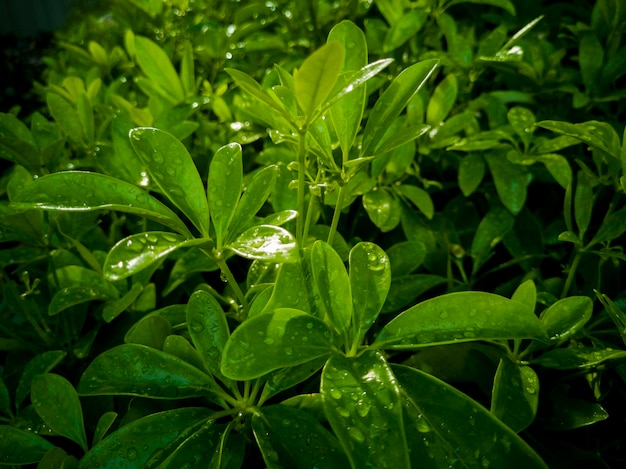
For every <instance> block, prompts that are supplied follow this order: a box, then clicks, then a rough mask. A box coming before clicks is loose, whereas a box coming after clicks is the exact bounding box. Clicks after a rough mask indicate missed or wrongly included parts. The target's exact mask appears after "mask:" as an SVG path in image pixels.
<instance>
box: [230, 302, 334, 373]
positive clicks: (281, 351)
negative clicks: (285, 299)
mask: <svg viewBox="0 0 626 469" xmlns="http://www.w3.org/2000/svg"><path fill="white" fill-rule="evenodd" d="M331 339H332V335H331V332H330V330H329V329H328V326H326V324H325V323H323V322H322V321H321V320H319V319H317V318H316V317H314V316H311V315H310V314H308V313H305V312H303V311H298V310H295V309H289V308H280V309H276V310H275V311H273V312H268V313H263V314H259V315H256V316H253V317H251V318H248V319H247V320H246V321H244V322H243V323H242V324H241V325H240V326H239V327H238V328H237V329H235V331H234V332H233V333H232V334H231V336H230V339H229V340H228V342H227V343H226V346H225V348H224V351H223V356H222V373H223V375H224V376H226V377H228V378H231V379H236V380H250V379H254V378H258V377H259V376H263V375H264V374H266V373H269V372H270V371H273V370H276V369H279V368H282V367H288V366H295V365H300V364H302V363H306V362H308V361H311V360H313V359H315V358H318V357H323V356H327V355H329V354H330V351H331Z"/></svg>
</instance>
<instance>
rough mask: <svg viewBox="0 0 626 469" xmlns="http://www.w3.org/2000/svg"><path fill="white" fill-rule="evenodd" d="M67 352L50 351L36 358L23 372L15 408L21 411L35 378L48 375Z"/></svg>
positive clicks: (16, 395)
mask: <svg viewBox="0 0 626 469" xmlns="http://www.w3.org/2000/svg"><path fill="white" fill-rule="evenodd" d="M66 355H67V354H66V352H63V351H61V350H48V351H47V352H43V353H41V354H39V355H37V356H36V357H34V358H33V359H32V360H31V361H30V362H28V364H27V365H26V367H25V368H24V371H23V372H22V376H21V377H20V381H19V383H18V385H17V390H16V391H15V407H16V409H18V410H19V408H20V407H21V405H22V403H23V402H24V400H25V399H26V397H27V396H28V395H29V394H30V390H31V384H32V381H33V378H34V377H35V376H37V375H40V374H44V373H48V372H49V371H50V370H52V369H53V368H54V367H55V366H57V365H58V364H59V363H61V361H62V360H63V359H64V358H65V356H66Z"/></svg>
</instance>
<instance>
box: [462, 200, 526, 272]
mask: <svg viewBox="0 0 626 469" xmlns="http://www.w3.org/2000/svg"><path fill="white" fill-rule="evenodd" d="M514 224H515V218H513V216H511V214H510V213H509V212H508V211H507V210H505V209H504V208H502V207H500V206H496V207H494V208H492V209H491V210H490V211H489V212H488V213H487V215H485V217H484V218H483V219H482V220H481V222H480V224H479V225H478V229H477V230H476V234H475V235H474V239H473V240H472V247H471V249H470V252H471V253H472V255H473V256H474V266H473V268H472V273H474V274H475V273H476V272H478V269H480V267H481V266H482V265H483V264H484V263H485V262H486V261H487V259H488V258H489V256H490V254H491V253H492V252H493V248H494V247H495V245H496V244H498V243H499V242H500V241H501V240H502V238H503V237H504V235H506V234H507V233H508V232H509V231H510V230H511V229H512V228H513V225H514Z"/></svg>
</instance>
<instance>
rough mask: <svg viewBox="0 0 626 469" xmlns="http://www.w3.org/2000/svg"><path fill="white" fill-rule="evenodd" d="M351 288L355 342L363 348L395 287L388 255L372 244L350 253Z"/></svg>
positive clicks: (361, 246)
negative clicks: (367, 333)
mask: <svg viewBox="0 0 626 469" xmlns="http://www.w3.org/2000/svg"><path fill="white" fill-rule="evenodd" d="M350 285H351V290H352V308H353V310H354V316H353V327H354V334H355V341H356V342H357V343H358V344H360V343H361V341H362V340H363V337H365V333H366V332H367V331H368V330H369V328H370V327H371V325H372V324H373V323H374V321H375V320H376V318H377V317H378V314H379V313H380V311H381V310H382V308H383V304H384V303H385V299H386V298H387V293H388V292H389V287H390V285H391V267H390V264H389V258H388V257H387V254H385V251H383V250H382V249H381V248H380V247H378V246H377V245H375V244H374V243H368V242H361V243H359V244H357V245H356V246H354V247H353V248H352V250H351V251H350Z"/></svg>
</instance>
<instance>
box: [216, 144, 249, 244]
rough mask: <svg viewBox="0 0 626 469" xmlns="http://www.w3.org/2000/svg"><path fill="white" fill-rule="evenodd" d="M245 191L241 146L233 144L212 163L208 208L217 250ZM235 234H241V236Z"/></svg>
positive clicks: (218, 152)
mask: <svg viewBox="0 0 626 469" xmlns="http://www.w3.org/2000/svg"><path fill="white" fill-rule="evenodd" d="M242 188H243V162H242V160H241V145H239V144H238V143H231V144H230V145H225V146H223V147H221V148H220V149H219V150H217V152H215V155H214V156H213V159H212V160H211V166H210V169H209V180H208V182H207V194H208V201H209V208H210V212H211V219H212V220H213V227H214V229H215V238H216V241H217V248H218V249H221V247H222V246H223V243H224V239H225V237H226V233H227V230H228V226H229V225H230V222H231V220H232V219H233V216H234V215H235V210H236V209H237V204H238V203H239V197H240V196H241V190H242ZM235 234H236V235H238V234H239V233H235Z"/></svg>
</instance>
